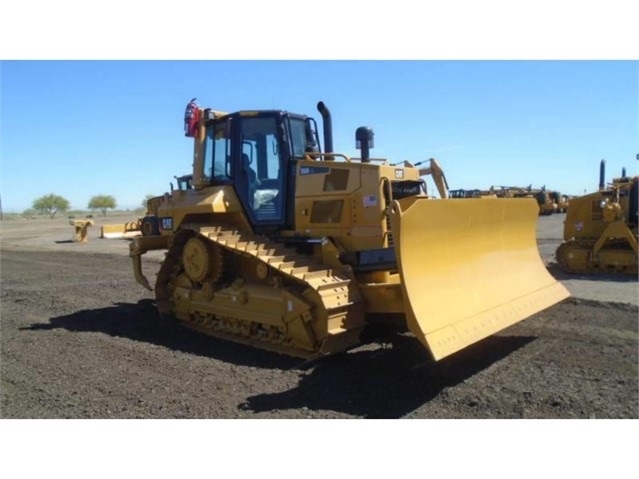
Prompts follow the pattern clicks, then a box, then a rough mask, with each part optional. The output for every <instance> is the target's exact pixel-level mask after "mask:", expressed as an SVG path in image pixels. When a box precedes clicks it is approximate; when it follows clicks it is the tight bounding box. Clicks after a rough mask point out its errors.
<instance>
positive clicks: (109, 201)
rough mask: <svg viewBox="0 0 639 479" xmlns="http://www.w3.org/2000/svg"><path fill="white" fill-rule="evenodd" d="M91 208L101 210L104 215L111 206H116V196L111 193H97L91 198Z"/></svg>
mask: <svg viewBox="0 0 639 479" xmlns="http://www.w3.org/2000/svg"><path fill="white" fill-rule="evenodd" d="M88 207H89V209H91V210H100V211H102V214H103V215H104V216H106V215H107V210H108V209H109V208H111V209H113V208H115V207H116V202H115V198H114V197H113V196H111V195H96V196H94V197H92V198H91V199H90V200H89V206H88Z"/></svg>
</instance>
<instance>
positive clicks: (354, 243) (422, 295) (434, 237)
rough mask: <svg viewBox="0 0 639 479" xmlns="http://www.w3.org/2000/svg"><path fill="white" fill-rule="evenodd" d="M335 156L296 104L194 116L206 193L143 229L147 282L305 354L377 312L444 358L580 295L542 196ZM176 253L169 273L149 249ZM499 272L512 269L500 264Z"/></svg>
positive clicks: (164, 211) (175, 313)
mask: <svg viewBox="0 0 639 479" xmlns="http://www.w3.org/2000/svg"><path fill="white" fill-rule="evenodd" d="M317 108H318V110H319V112H320V113H321V115H322V118H323V130H324V152H322V151H321V149H320V139H319V135H318V128H317V125H316V123H315V120H314V119H313V118H311V117H307V116H305V115H298V114H294V113H290V112H286V111H281V110H260V111H253V110H252V111H239V112H235V113H230V114H227V113H222V112H217V111H213V110H208V109H206V110H200V109H199V107H197V105H196V104H195V102H194V101H192V102H191V103H189V106H188V107H187V112H186V113H185V132H186V136H188V137H193V138H194V161H193V176H192V178H191V181H192V186H193V188H192V189H187V190H185V191H179V192H173V193H172V194H170V195H169V194H167V195H165V197H163V200H162V201H161V202H160V203H159V204H158V205H157V215H156V216H157V226H158V234H155V235H147V236H142V237H138V238H135V239H134V240H133V241H132V243H131V257H132V259H133V263H134V273H135V277H136V279H137V281H138V282H139V283H140V284H142V285H144V286H145V287H146V288H148V289H150V290H154V291H155V297H156V302H157V307H158V309H159V311H160V313H161V314H162V315H166V316H171V317H175V318H177V319H178V320H180V321H182V322H184V323H186V324H188V325H189V326H191V327H193V328H196V329H198V330H201V331H203V332H205V333H208V334H211V335H214V336H218V337H222V338H227V339H231V340H234V341H240V342H244V343H248V344H251V345H254V346H258V347H261V348H265V349H270V350H275V351H279V352H283V353H287V354H291V355H297V356H302V357H317V356H321V355H325V354H331V353H335V352H339V351H343V350H345V349H348V348H351V347H353V346H355V345H356V344H358V341H359V335H360V332H361V330H362V328H364V326H365V325H366V324H368V323H369V322H370V321H374V320H376V319H379V318H383V319H386V320H389V319H390V320H396V321H399V322H402V323H404V324H405V325H407V327H408V328H409V330H410V331H411V332H412V333H413V334H414V335H415V336H416V337H417V338H418V339H419V340H420V341H421V342H422V343H423V344H424V346H425V347H426V348H427V349H428V350H429V351H430V353H431V354H432V356H433V357H434V358H435V359H441V358H443V357H445V356H448V355H450V354H452V353H454V352H455V351H458V350H460V349H462V348H464V347H466V346H468V345H470V344H472V343H474V342H476V341H479V340H480V339H482V338H485V337H487V336H489V335H491V334H493V333H495V332H497V331H499V330H501V329H503V328H506V327H507V326H509V325H512V324H514V323H516V322H518V321H520V320H522V319H525V318H527V317H529V316H531V315H533V314H535V313H537V312H538V311H541V310H543V309H544V308H547V307H549V306H551V305H553V304H555V303H557V302H559V301H561V300H562V299H564V298H566V297H567V296H568V292H567V291H566V289H565V288H564V287H563V286H562V285H561V284H559V283H558V282H557V281H555V279H554V278H552V276H550V274H549V273H548V272H547V270H546V268H545V267H544V265H543V263H542V261H541V259H540V256H539V252H538V250H537V244H536V238H535V231H536V222H537V214H538V206H537V203H536V202H535V201H534V200H533V199H531V200H525V199H523V200H522V199H499V198H494V197H491V198H468V199H454V200H452V199H436V198H433V197H431V196H430V195H428V193H427V191H426V187H425V182H424V180H423V179H422V178H421V177H420V176H421V175H424V174H432V175H433V178H434V180H435V184H436V185H437V189H438V190H439V192H440V196H442V197H445V196H446V194H447V193H446V190H447V185H446V182H445V177H444V176H443V172H442V170H441V167H440V166H439V164H438V163H437V162H436V161H434V160H431V161H430V165H429V166H428V167H427V168H424V169H422V170H420V169H419V167H418V164H417V163H415V164H411V163H409V162H404V163H403V164H402V165H401V166H397V165H391V164H390V163H389V162H388V161H386V160H383V159H374V158H371V157H370V152H369V150H370V148H372V147H373V131H372V130H371V129H370V128H367V127H361V128H358V129H357V131H356V134H355V139H356V144H357V146H358V148H359V149H361V158H349V157H347V156H345V155H342V154H339V153H334V152H333V139H332V122H331V116H330V113H329V111H328V109H327V108H326V106H325V105H324V104H323V103H322V102H320V103H318V106H317ZM157 249H168V253H167V256H166V259H165V260H164V262H163V264H162V266H161V268H160V270H159V273H158V276H157V280H156V281H155V285H154V286H153V287H152V286H151V285H150V284H149V282H148V280H147V278H146V277H145V276H144V274H143V272H142V262H141V257H142V255H143V254H144V253H145V252H147V251H149V250H157ZM495 271H499V274H495Z"/></svg>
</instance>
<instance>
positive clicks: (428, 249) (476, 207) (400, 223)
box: [389, 198, 570, 360]
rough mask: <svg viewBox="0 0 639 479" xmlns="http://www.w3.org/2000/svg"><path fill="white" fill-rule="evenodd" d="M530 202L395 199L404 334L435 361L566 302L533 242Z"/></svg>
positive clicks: (533, 212)
mask: <svg viewBox="0 0 639 479" xmlns="http://www.w3.org/2000/svg"><path fill="white" fill-rule="evenodd" d="M538 211H539V207H538V206H537V202H536V201H535V200H534V199H530V200H525V199H520V198H516V199H507V198H470V199H427V198H419V199H416V200H415V201H413V202H412V203H410V202H408V203H404V204H403V205H400V203H399V202H398V201H393V203H392V205H391V209H390V213H389V215H390V220H391V228H392V232H393V240H394V243H395V251H396V256H397V262H398V268H399V273H400V276H401V288H402V294H403V297H404V305H405V306H404V307H405V315H406V322H407V325H408V328H409V330H410V331H411V332H412V333H413V334H414V335H415V336H416V337H417V338H418V339H419V340H420V341H421V342H422V343H423V344H424V345H425V346H426V347H427V348H428V350H429V351H430V352H431V354H432V356H433V358H434V359H435V360H439V359H442V358H444V357H446V356H448V355H450V354H452V353H454V352H456V351H459V350H460V349H462V348H464V347H466V346H468V345H470V344H472V343H475V342H477V341H479V340H481V339H483V338H485V337H487V336H490V335H491V334H494V333H496V332H498V331H500V330H502V329H504V328H506V327H508V326H510V325H512V324H515V323H517V322H519V321H521V320H523V319H526V318H527V317H529V316H531V315H533V314H535V313H537V312H539V311H541V310H543V309H545V308H547V307H549V306H552V305H553V304H555V303H558V302H559V301H561V300H563V299H565V298H567V297H568V296H569V295H570V294H569V293H568V291H567V290H566V288H564V286H563V285H562V284H561V283H559V282H557V281H556V280H555V279H554V278H553V277H552V276H551V275H550V274H549V273H548V271H547V270H546V268H545V266H544V264H543V262H542V260H541V257H540V255H539V251H538V249H537V241H536V225H537V217H538Z"/></svg>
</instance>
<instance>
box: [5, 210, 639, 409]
mask: <svg viewBox="0 0 639 479" xmlns="http://www.w3.org/2000/svg"><path fill="white" fill-rule="evenodd" d="M563 217H564V215H555V216H552V217H541V218H540V219H539V228H538V242H539V248H540V252H541V254H542V258H543V259H544V261H545V263H546V264H547V265H548V268H549V270H550V271H551V273H553V274H554V275H556V277H558V279H560V280H561V281H562V282H563V283H564V284H565V285H566V286H567V287H568V289H569V290H570V291H571V293H572V295H573V296H572V297H571V298H570V299H568V300H565V301H564V302H562V303H560V304H558V305H556V306H554V307H552V308H549V309H547V310H545V311H543V312H541V313H539V314H537V315H536V316H534V317H532V318H529V319H527V320H525V321H523V322H520V323H518V324H516V325H514V326H512V327H510V328H507V329H506V330H504V331H501V332H500V333H498V334H496V335H494V336H491V337H489V338H487V339H485V340H483V341H481V342H479V343H477V344H475V345H473V346H471V347H469V348H467V349H465V350H463V351H461V352H459V353H458V354H455V355H453V356H452V357H449V358H446V359H444V360H443V361H440V362H438V363H434V362H433V361H431V360H430V359H429V357H428V355H427V353H426V351H425V349H424V348H423V347H422V346H421V345H420V344H419V343H418V342H417V340H416V339H415V338H413V337H412V336H410V335H409V334H406V333H402V332H398V331H393V330H390V329H387V328H386V329H385V328H382V327H380V326H378V327H376V328H375V329H369V330H366V331H365V335H364V343H363V344H362V345H361V346H360V347H358V348H356V349H353V350H351V351H349V352H348V353H344V354H341V355H337V356H335V357H332V358H329V359H326V360H322V361H319V362H315V363H311V364H306V363H302V362H300V360H297V359H293V358H289V357H286V356H282V355H278V354H273V353H269V352H265V351H261V350H257V349H252V348H249V347H246V346H243V345H239V344H234V343H230V342H226V341H222V340H218V339H216V338H212V337H208V336H204V335H201V334H199V333H196V332H193V331H191V330H189V329H187V328H184V327H182V326H180V325H179V324H175V323H172V322H165V321H163V320H161V319H159V317H158V315H157V313H156V311H155V308H154V304H153V298H152V295H151V293H150V292H148V291H146V290H144V289H143V288H141V287H139V286H138V285H137V284H136V283H135V281H134V279H133V276H132V272H131V264H130V260H129V258H128V257H127V253H128V242H127V241H125V240H103V239H98V235H99V226H100V224H103V223H105V222H118V221H124V219H117V218H109V219H108V220H104V219H98V220H96V223H97V224H96V226H95V227H94V228H92V229H91V230H90V231H91V233H90V239H89V242H88V243H86V244H78V243H73V242H71V241H70V239H71V233H72V227H71V226H69V225H68V220H63V219H55V220H38V221H27V220H12V221H6V220H5V221H4V222H3V223H2V244H1V246H2V249H1V255H0V276H1V281H2V288H1V293H0V294H1V296H0V301H1V303H0V318H1V323H0V326H1V329H0V334H1V364H0V374H1V386H2V391H1V395H0V417H1V418H3V419H10V418H36V419H47V418H61V419H62V418H93V419H98V418H121V419H131V418H196V419H197V418H200V419H201V418H208V419H211V418H227V419H233V418H254V419H268V418H278V419H282V418H288V419H298V418H306V419H314V418H323V419H328V418H413V419H431V418H442V419H454V418H465V419H479V418H520V419H532V418H551V419H563V418H583V419H600V418H608V419H637V418H639V410H638V404H639V398H638V379H639V372H638V367H637V366H638V349H637V343H638V321H637V317H638V304H639V299H638V294H637V292H638V290H637V281H636V280H633V279H630V280H628V279H620V278H595V279H593V278H588V277H577V276H566V275H562V274H561V273H560V272H558V271H557V269H556V264H555V263H554V261H553V258H552V256H553V253H554V250H555V248H556V247H557V245H558V244H559V241H560V237H561V225H562V221H563ZM125 219H128V218H125ZM147 256H148V257H147V258H146V259H145V265H144V267H145V270H146V271H147V272H148V275H149V277H153V273H154V271H157V269H158V268H159V264H160V261H161V258H162V253H161V252H154V253H153V254H151V255H147Z"/></svg>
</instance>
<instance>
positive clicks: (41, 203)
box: [33, 193, 70, 218]
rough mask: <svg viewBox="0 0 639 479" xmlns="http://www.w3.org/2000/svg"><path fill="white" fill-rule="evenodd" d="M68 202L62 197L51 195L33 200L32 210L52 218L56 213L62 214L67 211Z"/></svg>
mask: <svg viewBox="0 0 639 479" xmlns="http://www.w3.org/2000/svg"><path fill="white" fill-rule="evenodd" d="M69 206H70V205H69V202H68V201H67V200H66V199H65V198H63V197H62V196H58V195H54V194H53V193H51V194H48V195H45V196H41V197H40V198H37V199H35V200H33V209H34V210H36V211H37V212H38V213H42V214H47V215H49V216H50V217H51V218H53V217H54V216H55V215H56V213H64V212H65V211H67V210H68V209H69Z"/></svg>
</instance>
